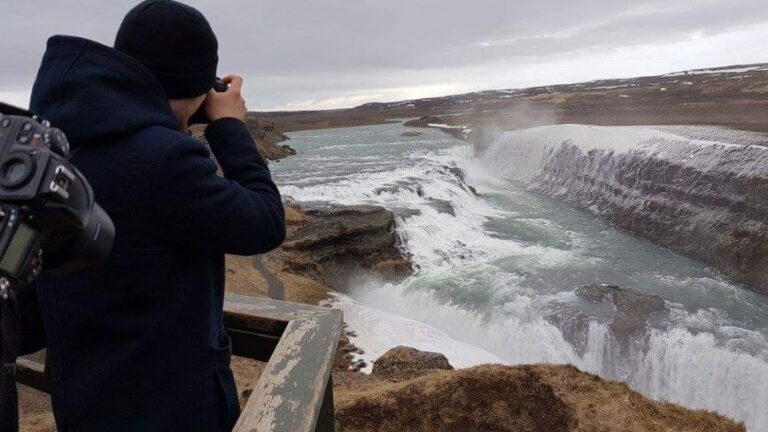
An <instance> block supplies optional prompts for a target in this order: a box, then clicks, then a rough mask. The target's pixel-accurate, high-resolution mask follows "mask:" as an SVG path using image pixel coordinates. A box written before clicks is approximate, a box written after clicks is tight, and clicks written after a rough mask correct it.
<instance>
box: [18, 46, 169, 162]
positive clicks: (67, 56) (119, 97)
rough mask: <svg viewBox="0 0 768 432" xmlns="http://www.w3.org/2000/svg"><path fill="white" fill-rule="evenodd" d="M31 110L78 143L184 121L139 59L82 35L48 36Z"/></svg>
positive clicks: (74, 143)
mask: <svg viewBox="0 0 768 432" xmlns="http://www.w3.org/2000/svg"><path fill="white" fill-rule="evenodd" d="M30 109H31V110H32V111H34V112H36V113H37V114H40V116H41V117H43V118H44V119H46V120H49V121H50V122H51V123H52V124H53V126H55V127H58V128H60V129H61V130H63V131H64V133H66V134H67V137H68V139H69V141H70V143H71V144H72V146H73V147H79V146H83V145H87V144H91V143H98V142H103V141H105V140H109V139H114V138H118V137H121V136H124V135H127V134H131V133H133V132H137V131H139V130H142V129H145V128H147V127H150V126H164V127H168V128H172V129H176V128H177V126H178V121H177V120H176V118H175V117H174V115H173V112H172V111H171V106H170V104H169V103H168V99H167V97H166V96H165V93H164V92H163V89H162V87H161V86H160V83H159V82H158V81H157V79H156V78H155V77H154V76H153V75H152V73H151V72H150V71H149V70H148V69H147V68H145V67H144V65H142V64H141V63H140V62H139V61H138V60H135V59H134V58H132V57H130V56H128V55H126V54H123V53H121V52H119V51H117V50H115V49H113V48H110V47H107V46H105V45H102V44H99V43H96V42H93V41H90V40H87V39H82V38H77V37H71V36H53V37H52V38H50V39H49V40H48V46H47V50H46V52H45V55H44V56H43V61H42V64H41V65H40V70H39V71H38V74H37V79H36V80H35V85H34V87H33V89H32V98H31V100H30Z"/></svg>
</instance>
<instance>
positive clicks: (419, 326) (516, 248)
mask: <svg viewBox="0 0 768 432" xmlns="http://www.w3.org/2000/svg"><path fill="white" fill-rule="evenodd" d="M402 131H403V129H402V128H401V127H400V126H399V125H386V126H375V127H364V128H350V129H339V130H328V131H310V132H302V133H297V134H293V141H292V143H291V145H292V146H293V147H295V148H297V149H298V151H299V155H298V156H296V157H293V158H289V159H287V160H285V161H283V162H281V163H280V164H278V165H275V166H274V167H273V170H274V172H275V174H276V177H277V181H278V184H279V185H280V186H281V188H282V191H283V192H284V193H285V194H287V195H291V196H293V197H294V198H296V199H298V200H300V201H304V200H329V199H330V200H333V201H337V202H341V203H360V202H372V203H378V204H381V205H384V206H386V207H388V208H391V209H393V211H395V212H396V213H398V214H401V215H402V216H403V217H402V218H401V219H400V220H399V221H398V231H399V233H400V234H401V235H402V237H403V242H404V247H405V248H406V249H407V251H408V252H409V253H410V254H411V255H412V257H413V261H414V263H415V264H416V266H418V270H417V273H416V274H415V275H414V276H413V277H411V278H409V279H407V280H406V281H404V282H403V283H401V284H396V285H392V284H385V283H381V282H379V281H370V283H368V284H367V285H365V286H357V287H351V288H350V289H349V290H348V292H347V294H346V295H339V296H338V298H337V301H336V305H337V306H338V307H340V308H342V309H343V310H344V312H345V319H346V321H347V322H348V323H349V324H350V326H351V327H352V328H353V329H354V330H355V331H356V332H357V333H358V335H359V336H358V337H357V338H355V340H354V342H355V343H356V344H357V345H358V346H360V347H361V348H363V349H364V350H365V353H366V354H365V355H364V358H366V359H367V360H373V359H375V358H377V357H378V356H379V355H381V354H383V353H384V352H385V351H386V350H387V349H389V348H391V347H393V346H396V345H410V346H413V347H416V348H419V349H425V350H430V351H439V352H443V353H444V354H446V356H447V357H448V358H449V360H450V361H451V362H452V364H454V365H455V366H458V367H465V366H471V365H474V364H479V363H486V362H500V361H501V362H506V363H509V364H521V363H536V362H556V363H572V364H574V365H576V366H577V367H579V368H581V369H584V370H587V371H590V372H594V373H598V374H601V375H603V376H606V377H610V378H616V379H621V380H624V381H626V382H627V383H628V384H629V385H630V386H632V387H633V388H635V389H637V390H639V391H641V392H643V393H644V394H646V395H648V396H651V397H655V398H660V399H667V400H671V401H675V402H679V403H681V404H684V405H686V406H691V407H696V408H707V409H714V410H717V411H718V412H720V413H722V414H726V415H729V416H732V417H734V418H737V419H740V420H744V421H746V422H747V424H748V425H749V428H750V430H751V431H768V414H766V410H765V408H764V407H765V404H766V401H768V342H766V339H767V338H768V300H766V298H765V296H761V295H758V294H756V293H754V292H750V291H747V290H745V289H743V288H741V287H739V286H736V285H734V284H732V283H730V282H729V281H728V280H726V279H724V278H723V277H722V276H720V275H719V274H718V273H717V272H715V271H713V270H712V269H710V268H708V267H706V266H705V265H702V264H700V263H697V262H695V261H692V260H690V259H688V258H684V257H682V256H679V255H675V254H672V253H670V252H669V251H667V250H665V249H663V248H660V247H657V246H655V245H653V244H651V243H650V242H648V241H645V240H641V239H639V238H637V237H634V236H631V235H629V234H627V233H625V232H622V231H618V230H616V229H614V228H612V227H611V226H610V225H607V224H606V223H604V222H601V221H599V220H597V219H595V218H594V217H593V216H592V215H590V214H588V213H584V212H582V211H579V210H576V209H574V208H572V207H569V206H567V205H564V204H562V203H561V202H558V201H555V200H551V199H548V198H546V197H543V196H541V195H537V194H531V193H529V192H527V191H525V190H524V189H523V188H521V187H520V186H519V183H515V182H509V180H510V179H512V180H515V181H516V182H517V181H530V179H532V178H534V177H535V176H536V175H537V171H536V169H538V168H535V167H536V166H537V165H536V164H538V167H539V168H540V167H541V165H542V164H543V159H542V158H544V157H545V156H546V153H545V150H546V147H547V146H543V147H545V148H544V150H542V148H541V147H542V146H540V145H539V146H537V142H540V141H541V139H542V138H541V137H542V130H538V131H534V132H524V133H521V134H520V135H519V136H522V137H525V139H520V140H518V141H517V144H519V145H518V148H514V149H509V148H506V147H505V146H506V144H505V146H499V147H498V148H493V147H489V148H488V149H487V150H486V152H485V153H484V154H483V155H482V156H481V157H479V158H478V157H475V155H474V152H473V151H472V148H471V147H469V146H467V145H464V144H463V143H461V142H459V141H456V140H454V139H452V138H450V137H448V136H446V135H444V134H442V133H441V132H438V131H426V132H425V133H424V135H423V136H421V137H416V138H413V137H411V138H404V137H401V136H400V133H401V132H402ZM543 131H544V132H545V133H544V134H543V136H544V137H549V138H547V139H548V142H549V143H551V145H552V146H554V145H556V144H557V143H561V142H563V141H568V140H570V142H571V143H574V145H580V144H581V143H582V142H583V143H585V144H584V145H586V143H587V142H589V141H590V140H594V138H595V137H594V136H590V135H594V133H595V130H594V129H592V130H591V131H589V130H584V128H583V127H582V128H580V127H576V126H573V127H570V126H569V127H564V128H554V129H549V131H548V132H547V129H543ZM597 132H604V131H600V130H599V129H598V130H597ZM537 136H538V138H537ZM619 136H620V137H621V140H620V141H621V142H622V143H624V144H625V147H624V148H622V150H621V151H631V150H632V149H633V148H634V147H635V146H636V145H637V144H638V143H645V144H644V145H648V146H651V145H653V140H654V139H655V140H657V141H656V142H658V139H660V138H661V139H665V140H667V139H673V137H679V136H678V135H676V134H675V133H670V132H658V131H655V130H652V129H642V128H639V129H638V128H628V130H627V131H624V132H622V133H620V134H619ZM597 141H599V140H597ZM614 141H615V136H614V139H611V140H610V144H611V148H612V149H614V150H615V149H616V147H615V145H616V143H615V142H614ZM507 143H509V141H507ZM629 143H631V144H632V145H629ZM608 144H609V143H608V142H606V145H605V147H608ZM596 146H600V144H599V143H598V144H596ZM521 152H522V154H525V155H528V156H526V158H521V157H520V154H521ZM534 162H535V163H534ZM451 167H459V168H461V169H462V170H463V172H464V173H466V176H467V178H466V179H465V181H462V180H461V178H460V177H459V176H457V175H456V171H455V170H451V169H450V168H451ZM526 170H527V171H526ZM465 183H468V184H471V185H473V186H476V187H477V188H478V189H479V191H480V192H481V193H482V195H481V196H475V195H474V194H473V193H471V190H470V189H468V188H467V186H466V184H465ZM588 283H610V284H616V285H620V286H622V287H625V288H633V289H636V290H639V291H643V292H646V293H649V294H655V295H659V296H661V297H663V298H664V299H665V301H666V304H667V308H668V309H669V312H667V313H663V314H657V315H656V316H654V317H653V319H652V320H651V322H649V324H648V327H649V329H648V331H647V332H644V333H642V334H640V335H636V336H633V337H632V338H630V340H629V341H628V340H626V338H621V337H617V336H616V335H614V334H613V332H612V331H611V330H610V327H609V325H608V322H609V321H610V319H611V317H612V316H613V310H612V306H610V305H602V306H596V305H594V304H590V303H589V302H587V301H585V300H583V299H581V298H579V297H578V296H576V295H575V293H574V289H575V288H576V287H578V286H579V285H581V284H588ZM579 314H582V315H584V316H588V317H591V318H588V320H587V321H586V322H584V321H583V320H582V319H581V318H580V316H582V315H579Z"/></svg>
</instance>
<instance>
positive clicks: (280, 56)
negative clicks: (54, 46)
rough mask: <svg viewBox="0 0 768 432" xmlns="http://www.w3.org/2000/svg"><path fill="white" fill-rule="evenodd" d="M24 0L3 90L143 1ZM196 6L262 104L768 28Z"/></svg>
mask: <svg viewBox="0 0 768 432" xmlns="http://www.w3.org/2000/svg"><path fill="white" fill-rule="evenodd" d="M15 3H16V4H14V5H13V6H12V7H7V6H6V7H4V11H3V14H2V15H0V40H2V43H0V58H2V59H3V63H2V82H1V83H0V92H2V91H10V90H20V89H25V88H28V87H29V86H30V85H31V82H32V80H33V79H34V74H35V72H36V68H37V66H38V64H39V61H40V57H41V56H42V53H43V51H44V44H45V40H46V38H47V37H48V36H50V35H51V34H56V33H65V34H75V35H79V36H85V37H89V38H92V39H95V40H97V41H99V42H102V43H106V44H110V43H111V42H112V40H113V38H114V33H115V31H116V29H117V26H118V25H119V23H120V20H121V19H122V16H123V15H124V14H125V12H127V10H128V9H130V7H131V6H132V5H133V4H134V3H133V2H127V1H105V0H69V1H62V0H40V1H34V2H31V1H25V2H15ZM189 3H190V4H192V5H193V6H196V7H198V8H199V9H200V10H201V11H202V12H203V13H204V14H205V15H206V16H207V17H208V18H209V20H210V21H211V24H212V26H213V28H214V30H215V31H216V32H217V34H218V37H219V40H220V42H221V53H220V54H221V59H222V61H221V70H222V72H236V73H240V74H242V75H245V76H247V77H249V78H250V79H251V80H250V82H249V88H251V89H253V92H254V93H253V96H254V97H255V98H258V99H259V103H258V105H259V106H260V107H269V106H277V105H283V104H286V103H288V102H299V101H305V100H311V99H321V98H330V97H333V96H334V95H339V96H345V95H346V96H348V95H353V94H360V93H361V92H363V93H364V92H368V91H370V90H371V89H374V90H375V89H381V88H396V87H410V86H424V85H437V84H445V82H443V81H441V80H446V79H449V80H452V81H461V82H463V83H464V84H465V85H466V86H470V87H472V86H475V85H476V86H478V87H482V86H483V82H481V81H480V79H479V78H478V81H477V82H476V83H475V84H473V76H472V75H469V74H468V72H469V71H470V70H471V71H472V72H473V73H476V74H477V75H476V76H478V77H480V76H483V75H484V74H491V73H492V72H493V71H492V68H495V67H498V65H499V64H500V63H503V64H504V65H505V67H514V65H536V64H538V63H543V62H550V61H553V59H557V58H559V57H561V56H566V55H570V54H572V53H582V54H583V53H595V55H598V54H601V53H604V52H606V51H610V50H613V49H622V48H627V47H631V46H635V45H655V44H659V45H662V44H669V43H674V42H678V41H684V40H687V39H690V38H691V35H693V34H697V33H698V34H703V35H710V36H711V35H718V34H722V33H724V32H730V31H736V30H739V29H744V28H748V27H749V26H768V4H766V2H765V1H764V0H677V1H668V0H665V1H660V0H634V1H632V0H578V1H574V0H537V1H518V0H514V1H510V0H476V1H472V2H469V1H467V2H450V3H449V2H446V1H445V0H418V1H414V0H395V1H386V2H383V1H381V0H376V1H373V0H356V1H351V0H323V1H317V0H315V1H312V0H304V1H299V0H289V1H282V2H262V1H252V0H224V1H221V0H217V1H213V0H194V1H189ZM483 43H485V44H486V45H487V46H482V44H483ZM755 49H759V48H758V47H755ZM683 54H684V53H683ZM766 59H768V55H766ZM690 60H691V61H690V63H695V59H693V58H692V59H690ZM450 70H454V72H453V74H451V73H450V72H448V71H450ZM595 73H596V74H597V73H599V71H596V72H595ZM599 77H600V76H599V75H596V76H594V77H593V78H599ZM511 84H512V83H511Z"/></svg>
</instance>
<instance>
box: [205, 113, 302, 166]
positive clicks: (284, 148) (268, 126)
mask: <svg viewBox="0 0 768 432" xmlns="http://www.w3.org/2000/svg"><path fill="white" fill-rule="evenodd" d="M245 125H246V126H247V127H248V130H249V131H250V132H251V136H253V139H254V141H256V147H258V149H259V152H260V153H261V155H262V156H264V158H265V159H267V160H271V161H277V160H280V159H283V158H286V157H288V156H291V155H295V154H296V150H294V149H293V148H291V146H289V145H287V144H279V143H281V142H283V141H285V140H288V139H289V138H288V136H287V135H285V134H284V133H282V132H280V131H279V130H277V128H275V125H274V124H273V123H272V122H269V121H266V120H260V119H258V118H256V117H248V118H247V119H246V121H245ZM190 129H191V130H192V136H194V137H195V138H197V139H199V140H201V141H203V142H206V140H205V125H194V126H192V127H191V128H190Z"/></svg>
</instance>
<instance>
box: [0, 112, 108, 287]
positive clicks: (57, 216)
mask: <svg viewBox="0 0 768 432" xmlns="http://www.w3.org/2000/svg"><path fill="white" fill-rule="evenodd" d="M68 156H69V142H68V141H67V137H66V136H65V135H64V133H63V132H62V131H61V130H59V129H56V128H55V127H51V124H50V123H49V122H48V121H46V120H43V119H41V118H39V117H38V116H36V115H34V114H32V113H30V112H27V111H24V110H20V109H18V108H14V107H10V106H8V105H4V104H0V297H4V298H7V296H8V289H9V286H11V285H12V284H18V285H27V284H29V283H31V282H32V281H33V280H34V278H35V277H36V276H37V274H38V273H39V272H40V271H41V270H42V269H46V270H49V269H50V270H51V271H55V272H66V271H71V270H75V269H79V268H84V267H88V266H90V265H93V264H96V263H98V262H99V261H101V260H102V259H104V258H105V257H106V256H107V255H108V254H109V251H110V249H111V248H112V242H113V240H114V235H115V227H114V225H113V224H112V220H111V219H110V218H109V216H108V215H107V213H106V212H105V211H104V210H103V209H102V208H101V207H99V205H98V204H96V202H95V201H94V196H93V190H92V189H91V186H90V185H89V184H88V181H87V180H86V179H85V177H83V175H82V174H81V173H80V171H78V170H77V168H75V167H74V166H73V165H72V164H70V163H69V161H68V160H67V158H68Z"/></svg>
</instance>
